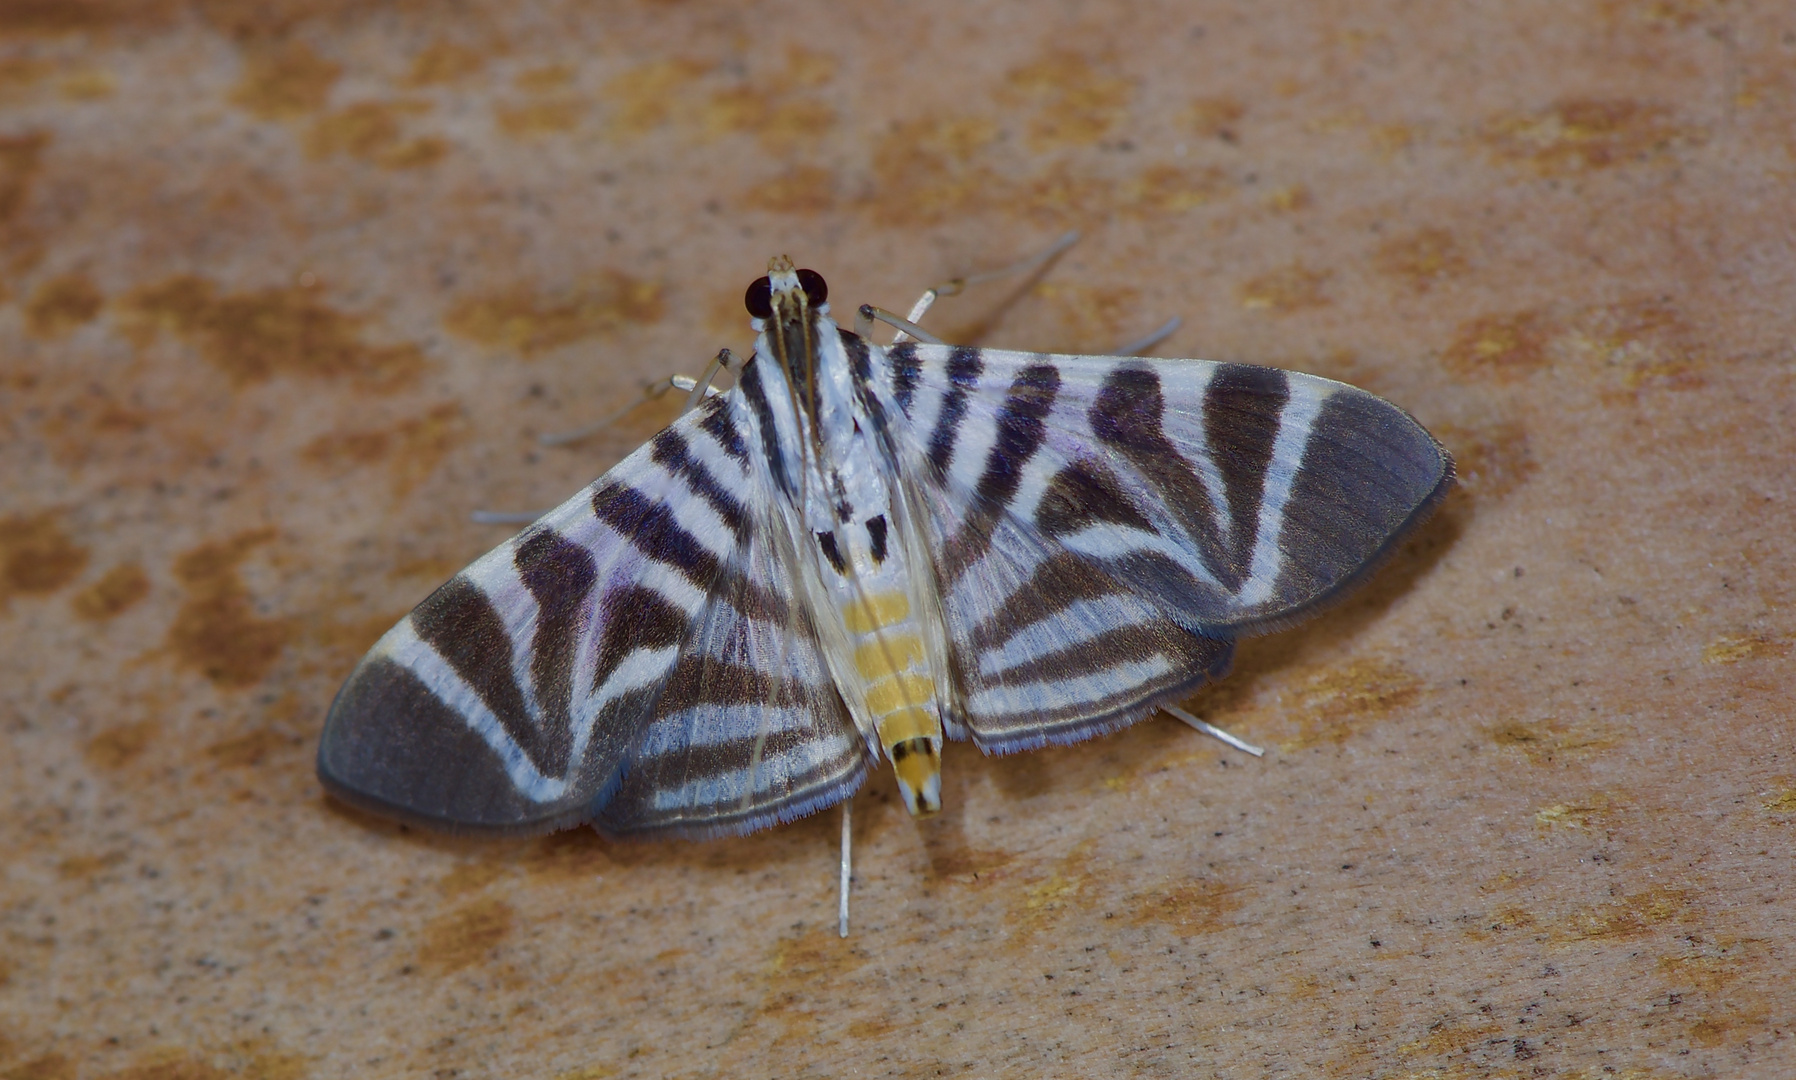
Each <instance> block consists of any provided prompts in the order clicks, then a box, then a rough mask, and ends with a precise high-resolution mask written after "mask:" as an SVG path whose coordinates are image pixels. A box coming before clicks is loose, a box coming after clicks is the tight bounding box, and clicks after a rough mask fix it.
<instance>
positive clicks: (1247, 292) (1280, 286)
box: [1240, 263, 1333, 314]
mask: <svg viewBox="0 0 1796 1080" xmlns="http://www.w3.org/2000/svg"><path fill="white" fill-rule="evenodd" d="M1332 276H1333V275H1332V274H1330V273H1329V272H1328V271H1326V270H1311V269H1310V268H1309V267H1307V266H1304V265H1303V264H1301V263H1294V264H1292V265H1290V266H1286V267H1282V268H1280V269H1278V270H1274V271H1272V272H1271V273H1267V274H1261V275H1260V276H1259V277H1256V278H1253V279H1252V280H1250V281H1248V282H1246V283H1244V284H1243V285H1242V286H1241V290H1240V292H1241V306H1242V307H1244V308H1247V309H1248V310H1250V311H1272V312H1277V313H1280V314H1283V313H1285V312H1290V311H1302V310H1304V309H1305V308H1316V307H1322V306H1323V305H1325V304H1327V303H1328V302H1329V301H1328V297H1327V296H1326V295H1324V294H1323V292H1322V286H1323V285H1325V284H1326V283H1327V282H1328V279H1329V278H1330V277H1332Z"/></svg>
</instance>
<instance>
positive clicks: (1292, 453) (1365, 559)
mask: <svg viewBox="0 0 1796 1080" xmlns="http://www.w3.org/2000/svg"><path fill="white" fill-rule="evenodd" d="M886 360H887V373H888V377H889V380H890V382H889V386H890V392H891V394H892V397H893V399H894V401H895V402H896V404H897V407H898V408H899V409H900V410H901V411H902V412H903V414H904V415H905V417H906V418H907V420H908V421H909V422H908V424H905V425H901V429H902V438H901V440H900V441H901V442H902V444H903V458H904V460H903V463H902V467H901V471H902V473H903V475H904V477H905V479H906V480H907V482H908V483H910V484H911V486H912V488H913V490H915V491H916V492H917V495H916V498H917V500H918V501H919V502H920V503H921V505H922V506H923V507H924V515H923V516H924V517H925V519H926V526H925V530H926V531H927V532H928V534H929V535H928V537H927V542H928V543H929V544H930V545H931V548H932V550H933V551H934V552H935V554H936V558H935V565H936V570H937V576H938V585H939V588H940V591H941V594H942V609H943V615H944V619H945V621H946V622H947V630H948V636H949V639H950V641H951V642H952V644H953V648H954V651H955V664H954V667H955V673H956V676H957V678H959V679H960V680H961V683H962V693H963V697H964V708H965V713H966V716H965V720H966V723H967V725H968V726H969V727H970V728H971V729H972V731H973V734H974V737H975V739H977V740H978V741H980V742H981V743H982V744H984V745H987V746H988V747H989V748H994V749H1011V748H1017V749H1021V748H1024V747H1027V746H1030V745H1036V744H1039V743H1041V742H1044V741H1068V740H1071V739H1076V738H1080V737H1083V736H1084V735H1087V734H1091V733H1094V732H1096V731H1100V730H1104V729H1106V728H1110V727H1115V726H1119V725H1120V724H1122V723H1127V722H1128V721H1129V720H1130V719H1133V718H1134V717H1136V716H1138V715H1141V714H1143V713H1144V712H1146V711H1148V710H1150V709H1151V708H1152V707H1153V706H1154V705H1156V704H1158V703H1160V702H1163V701H1166V700H1169V699H1170V698H1172V697H1176V696H1178V695H1180V694H1182V693H1183V692H1185V691H1186V690H1189V689H1190V688H1191V687H1193V686H1194V685H1196V684H1197V683H1199V682H1202V681H1203V680H1204V679H1205V678H1206V677H1214V676H1217V675H1220V674H1221V673H1222V672H1223V671H1224V670H1226V667H1227V663H1228V659H1229V655H1230V651H1231V648H1232V644H1231V643H1232V641H1233V640H1234V638H1235V637H1236V636H1238V635H1240V634H1244V633H1257V632H1261V631H1265V630H1268V629H1272V628H1275V627H1277V626H1280V625H1284V624H1287V623H1289V622H1292V621H1295V620H1297V619H1299V618H1301V617H1302V616H1303V615H1305V614H1307V613H1309V612H1311V611H1313V610H1314V609H1315V608H1317V607H1318V606H1320V605H1323V604H1325V603H1327V602H1328V601H1329V600H1330V599H1332V598H1334V597H1335V596H1337V595H1339V594H1340V593H1341V592H1342V591H1343V590H1344V589H1345V588H1346V587H1347V586H1348V585H1350V584H1351V583H1352V582H1353V581H1354V580H1356V579H1357V578H1358V577H1360V576H1361V575H1363V574H1364V573H1365V572H1366V571H1367V570H1369V569H1370V568H1371V567H1372V566H1373V565H1375V564H1376V563H1377V562H1378V561H1379V559H1380V558H1381V557H1382V556H1383V555H1384V554H1385V553H1386V552H1387V551H1388V550H1389V549H1390V547H1391V545H1392V544H1394V543H1395V542H1396V540H1397V539H1398V538H1399V537H1401V536H1402V535H1403V534H1404V533H1405V532H1406V531H1407V530H1408V529H1409V528H1410V527H1411V526H1413V524H1414V523H1416V522H1417V521H1419V520H1421V519H1422V518H1423V517H1424V516H1426V514H1427V512H1428V511H1429V510H1430V509H1431V508H1432V506H1433V504H1434V503H1435V502H1436V501H1438V500H1439V498H1440V497H1441V496H1442V495H1443V494H1444V493H1445V491H1446V489H1447V487H1448V486H1449V484H1450V483H1451V479H1452V463H1451V459H1450V458H1449V457H1448V456H1447V455H1446V453H1445V451H1444V450H1442V449H1441V447H1440V446H1439V445H1438V444H1437V443H1436V442H1435V441H1434V439H1433V438H1432V437H1431V436H1429V435H1428V433H1427V432H1426V431H1425V430H1424V429H1423V428H1422V427H1421V426H1420V425H1418V424H1417V423H1416V422H1415V421H1414V420H1413V419H1411V418H1410V417H1409V416H1408V415H1407V414H1406V413H1404V412H1403V411H1402V410H1400V409H1398V408H1397V407H1395V406H1393V405H1391V404H1389V403H1387V402H1385V401H1383V400H1381V399H1379V398H1376V397H1373V396H1372V395H1369V394H1366V393H1364V392H1363V391H1359V390H1356V389H1354V388H1352V387H1348V386H1344V385H1342V384H1339V383H1335V382H1332V381H1329V380H1326V379H1320V378H1316V377H1313V376H1307V375H1301V374H1297V373H1293V372H1285V371H1279V370H1276V369H1271V368H1260V367H1254V366H1250V365H1236V364H1218V363H1210V362H1205V361H1194V360H1151V359H1136V358H1122V357H1090V356H1044V355H1038V354H1027V353H1016V352H1004V351H999V350H991V349H969V348H954V347H947V346H934V345H922V344H906V345H900V346H895V347H893V348H892V349H890V350H888V352H887V355H886ZM1050 676H1052V677H1050ZM1032 718H1034V719H1032Z"/></svg>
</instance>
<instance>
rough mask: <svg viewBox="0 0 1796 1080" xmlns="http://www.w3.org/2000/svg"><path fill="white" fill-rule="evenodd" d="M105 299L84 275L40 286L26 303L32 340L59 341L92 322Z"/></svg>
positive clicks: (65, 276) (69, 275)
mask: <svg viewBox="0 0 1796 1080" xmlns="http://www.w3.org/2000/svg"><path fill="white" fill-rule="evenodd" d="M105 302H106V298H105V297H103V296H101V295H100V289H99V287H98V286H96V285H95V284H94V283H93V282H92V281H90V280H88V278H87V276H86V275H85V274H64V275H62V276H61V277H55V278H51V279H50V280H49V281H46V282H44V283H43V284H42V285H39V286H38V287H37V289H36V290H34V291H33V292H32V294H31V299H30V300H28V301H26V303H25V327H26V329H28V330H30V331H31V333H32V336H34V337H39V338H59V337H62V336H63V335H65V334H67V333H68V332H69V331H71V330H73V329H75V328H76V327H78V326H82V325H84V324H86V323H89V322H92V321H93V318H94V316H96V315H98V314H99V313H100V306H101V305H102V304H104V303H105Z"/></svg>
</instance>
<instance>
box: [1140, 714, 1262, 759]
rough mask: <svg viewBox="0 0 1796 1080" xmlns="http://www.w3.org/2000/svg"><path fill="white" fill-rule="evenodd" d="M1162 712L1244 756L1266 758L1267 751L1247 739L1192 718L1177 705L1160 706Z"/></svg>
mask: <svg viewBox="0 0 1796 1080" xmlns="http://www.w3.org/2000/svg"><path fill="white" fill-rule="evenodd" d="M1160 711H1161V712H1163V713H1168V714H1170V715H1172V716H1173V717H1175V718H1177V719H1179V720H1183V721H1184V722H1185V723H1187V724H1190V725H1191V726H1192V727H1194V728H1196V729H1197V730H1198V731H1201V732H1203V733H1204V734H1205V735H1208V736H1210V737H1211V738H1212V739H1219V740H1221V741H1222V742H1225V743H1227V744H1229V745H1230V746H1232V747H1234V748H1235V749H1237V750H1239V751H1241V752H1242V753H1244V754H1252V755H1253V756H1254V757H1265V756H1266V751H1264V750H1262V749H1260V748H1259V747H1257V746H1255V745H1254V744H1253V743H1250V742H1248V741H1247V740H1246V739H1243V738H1241V736H1239V735H1234V734H1231V733H1229V732H1227V731H1224V730H1222V729H1221V728H1219V727H1217V726H1216V725H1215V724H1212V723H1209V722H1207V721H1204V720H1199V719H1198V718H1197V717H1195V716H1192V715H1191V714H1190V713H1188V712H1186V711H1185V710H1184V709H1181V708H1179V707H1178V706H1177V705H1162V706H1160Z"/></svg>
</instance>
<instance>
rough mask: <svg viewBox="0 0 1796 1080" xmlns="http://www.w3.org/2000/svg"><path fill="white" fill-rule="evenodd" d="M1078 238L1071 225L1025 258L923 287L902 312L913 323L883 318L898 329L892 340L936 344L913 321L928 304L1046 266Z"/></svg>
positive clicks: (922, 312) (1026, 274)
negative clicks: (908, 312) (1067, 229)
mask: <svg viewBox="0 0 1796 1080" xmlns="http://www.w3.org/2000/svg"><path fill="white" fill-rule="evenodd" d="M1078 242H1079V230H1077V229H1072V230H1069V231H1067V232H1064V233H1062V234H1060V237H1059V239H1057V240H1055V241H1054V242H1053V243H1052V244H1049V245H1048V246H1047V247H1045V248H1043V249H1042V250H1040V251H1038V252H1036V253H1035V254H1033V255H1030V256H1028V257H1026V258H1022V259H1018V260H1017V261H1016V262H1013V263H1011V264H1010V265H1009V266H1000V267H998V268H997V269H996V270H982V271H980V272H979V273H977V274H968V275H967V276H966V277H957V278H949V279H948V280H947V281H944V282H942V283H941V284H939V285H935V286H932V287H930V288H928V289H925V290H924V291H923V295H922V296H919V297H917V302H916V303H915V304H912V305H911V309H910V314H909V315H907V316H905V319H904V321H905V322H907V323H910V324H912V325H910V326H902V325H899V324H898V323H896V322H892V320H890V319H886V320H884V321H885V322H888V323H891V325H893V326H896V327H898V333H897V334H896V335H895V336H893V338H892V344H894V345H896V344H898V343H899V342H901V341H903V340H904V339H905V338H906V337H907V336H909V337H914V338H916V339H917V340H918V341H929V342H930V344H939V342H936V341H933V340H931V339H929V338H926V337H918V336H917V332H916V329H915V324H917V323H919V322H921V321H923V315H924V313H926V312H927V311H928V310H929V308H930V306H931V305H933V304H934V303H935V302H936V301H937V300H939V299H941V298H942V297H944V296H954V295H957V294H959V293H960V292H962V291H964V290H965V289H966V288H967V287H968V286H970V285H981V284H984V283H985V282H987V281H995V280H997V279H998V278H1002V277H1009V276H1010V275H1012V274H1021V275H1023V276H1025V277H1026V276H1028V275H1029V274H1032V273H1034V272H1035V271H1037V270H1039V269H1041V268H1042V267H1043V266H1046V265H1047V264H1048V262H1049V260H1051V259H1053V258H1054V256H1056V255H1058V254H1060V253H1061V252H1063V251H1065V250H1066V249H1067V248H1069V247H1072V246H1073V245H1074V244H1076V243H1078Z"/></svg>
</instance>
